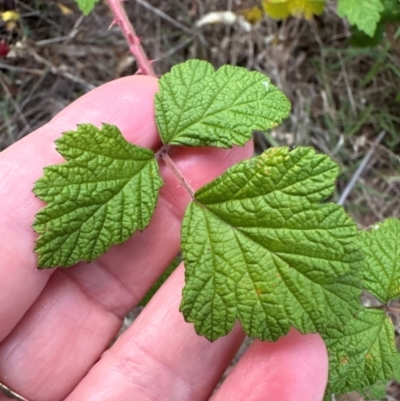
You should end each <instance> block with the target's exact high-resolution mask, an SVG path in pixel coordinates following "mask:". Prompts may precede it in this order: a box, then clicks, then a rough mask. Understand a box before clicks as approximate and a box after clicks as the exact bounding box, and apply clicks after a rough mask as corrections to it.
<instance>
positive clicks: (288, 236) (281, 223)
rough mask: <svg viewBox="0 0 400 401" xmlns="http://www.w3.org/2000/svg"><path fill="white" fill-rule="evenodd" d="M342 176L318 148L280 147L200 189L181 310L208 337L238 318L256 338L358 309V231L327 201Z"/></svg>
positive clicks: (187, 237) (186, 240) (188, 218)
mask: <svg viewBox="0 0 400 401" xmlns="http://www.w3.org/2000/svg"><path fill="white" fill-rule="evenodd" d="M337 173H338V169H337V166H336V165H335V163H333V162H332V161H331V160H329V158H328V157H326V156H323V155H316V154H315V153H314V151H313V149H311V148H298V149H295V150H293V151H292V152H289V151H288V149H287V148H272V149H269V150H267V151H266V152H264V153H263V154H262V155H261V156H259V157H255V158H253V159H250V160H247V161H244V162H241V163H238V164H237V165H235V166H234V167H232V168H231V169H229V170H228V171H227V172H226V173H225V174H224V175H223V176H221V177H219V178H217V179H216V180H215V181H213V182H211V183H209V184H207V185H206V186H205V187H203V188H202V189H200V190H199V191H197V192H196V195H195V201H194V202H192V203H191V204H190V205H189V207H188V209H187V211H186V213H185V217H184V221H183V227H182V251H183V258H184V262H185V267H186V285H185V287H184V290H183V300H182V303H181V311H182V312H183V314H184V316H185V319H186V320H187V321H189V322H193V323H194V324H195V328H196V331H197V332H198V333H199V334H202V335H204V336H206V337H207V338H208V339H210V340H215V339H217V338H218V337H220V336H223V335H225V334H227V333H228V332H229V331H230V330H231V328H232V327H233V325H234V323H235V320H236V319H239V320H240V322H241V323H242V326H243V328H244V329H245V331H246V333H247V334H248V335H250V336H253V337H257V338H260V339H262V340H276V339H278V338H279V337H280V336H282V335H284V334H286V333H287V332H288V330H289V328H290V327H291V326H294V327H296V328H297V329H299V330H300V331H301V332H303V333H305V332H315V331H318V330H319V329H321V327H323V326H324V325H325V324H327V323H328V322H329V323H332V324H333V323H334V324H343V322H345V321H347V320H348V318H349V316H350V314H351V313H354V312H355V311H356V310H358V308H359V301H358V296H359V293H360V290H359V288H358V286H359V283H358V282H359V281H360V280H359V277H358V274H357V272H358V269H359V267H360V265H361V260H362V257H361V255H360V254H359V252H357V250H356V248H355V244H354V242H355V239H356V232H357V231H356V227H355V225H354V223H353V222H352V221H351V219H350V218H349V217H348V216H347V215H346V214H345V213H344V210H343V208H341V207H340V206H338V205H335V204H332V203H325V204H321V203H320V201H321V200H322V199H323V198H326V197H327V196H329V195H330V194H331V192H332V190H333V188H334V181H335V178H336V176H337Z"/></svg>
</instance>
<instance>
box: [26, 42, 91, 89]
mask: <svg viewBox="0 0 400 401" xmlns="http://www.w3.org/2000/svg"><path fill="white" fill-rule="evenodd" d="M28 51H29V53H30V54H31V55H32V56H33V58H34V59H35V60H36V61H38V62H39V63H42V64H44V65H45V66H47V67H48V68H49V69H50V72H51V73H52V74H58V75H62V76H63V77H64V78H67V79H69V80H71V81H73V82H77V83H78V84H81V85H82V86H84V87H86V89H87V90H92V89H94V88H96V86H95V85H93V84H91V83H89V82H86V81H85V80H84V79H82V78H79V77H77V76H75V75H73V74H71V73H70V72H68V71H66V68H65V67H64V68H63V66H60V67H56V66H55V65H54V64H52V63H51V62H50V61H48V60H46V59H45V58H43V57H42V56H40V55H39V54H38V53H36V51H35V50H34V49H33V48H31V49H28Z"/></svg>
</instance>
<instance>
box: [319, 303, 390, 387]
mask: <svg viewBox="0 0 400 401" xmlns="http://www.w3.org/2000/svg"><path fill="white" fill-rule="evenodd" d="M323 337H324V340H325V344H326V346H327V348H328V352H329V380H328V383H329V384H328V388H327V390H326V391H327V394H332V393H336V394H343V393H346V392H348V391H353V390H360V391H361V390H362V389H364V388H365V387H367V386H370V385H371V384H374V383H376V382H377V381H378V380H387V379H389V378H390V377H391V376H392V373H393V361H394V357H395V355H396V350H395V347H394V330H393V324H392V322H391V321H390V319H389V318H388V317H387V316H386V315H385V313H384V312H383V311H381V310H375V309H364V310H362V311H360V312H359V314H358V315H357V316H356V318H354V319H351V320H350V322H348V323H347V324H346V325H345V326H343V327H337V328H334V329H330V330H327V331H326V332H325V333H324V334H323Z"/></svg>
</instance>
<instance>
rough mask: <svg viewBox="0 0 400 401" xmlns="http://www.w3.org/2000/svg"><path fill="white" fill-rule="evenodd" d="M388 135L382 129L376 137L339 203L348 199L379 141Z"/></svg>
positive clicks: (341, 203)
mask: <svg viewBox="0 0 400 401" xmlns="http://www.w3.org/2000/svg"><path fill="white" fill-rule="evenodd" d="M385 135H386V131H382V132H381V133H380V134H379V135H378V137H377V138H376V139H375V141H374V143H373V144H372V146H371V149H370V150H369V151H368V153H367V154H366V155H365V157H364V159H363V161H362V162H361V163H360V165H359V166H358V168H357V170H356V172H355V173H354V175H353V177H351V180H350V182H349V183H348V184H347V186H346V188H345V189H344V191H343V193H342V195H341V196H340V198H339V201H338V204H339V205H343V204H344V202H345V201H346V199H347V197H348V195H349V194H350V192H351V190H352V189H353V187H354V185H355V184H356V182H357V181H358V179H359V178H360V175H361V173H362V172H363V171H364V169H365V167H366V165H367V163H368V162H369V159H371V157H372V154H373V153H374V151H375V149H376V148H377V146H378V145H379V143H380V142H381V141H382V139H383V137H384V136H385Z"/></svg>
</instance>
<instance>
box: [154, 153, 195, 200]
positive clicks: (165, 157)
mask: <svg viewBox="0 0 400 401" xmlns="http://www.w3.org/2000/svg"><path fill="white" fill-rule="evenodd" d="M169 148H170V147H169V146H168V145H164V146H163V147H162V148H161V149H160V150H159V151H158V152H157V154H156V157H157V158H158V159H160V160H163V161H164V163H165V164H166V165H167V167H168V168H169V169H170V170H171V172H172V174H174V176H175V177H176V178H177V180H178V181H179V184H180V185H181V186H182V187H183V188H185V190H186V192H187V193H188V194H189V195H190V197H191V198H192V199H194V192H195V191H194V189H193V188H192V187H191V186H190V184H189V182H188V181H187V180H186V178H185V177H184V176H183V175H182V173H181V172H180V171H179V169H178V167H177V166H176V164H175V163H174V161H173V160H172V159H171V157H170V156H169V154H168V150H169Z"/></svg>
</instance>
